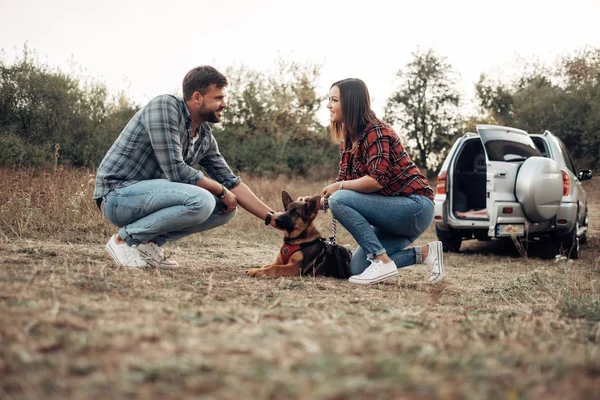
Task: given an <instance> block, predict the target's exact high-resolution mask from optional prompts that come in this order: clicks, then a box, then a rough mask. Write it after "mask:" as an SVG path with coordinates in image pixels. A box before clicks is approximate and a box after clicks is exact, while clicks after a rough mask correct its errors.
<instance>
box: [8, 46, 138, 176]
mask: <svg viewBox="0 0 600 400" xmlns="http://www.w3.org/2000/svg"><path fill="white" fill-rule="evenodd" d="M136 111H137V107H136V106H135V105H133V104H131V103H130V102H129V101H128V100H126V99H125V98H124V96H123V95H121V98H120V99H119V100H118V101H117V100H113V99H111V98H110V96H109V94H108V91H107V89H106V87H105V86H104V85H103V84H101V83H95V82H92V83H85V82H81V81H80V80H79V79H76V78H74V77H72V76H69V75H66V74H64V73H62V72H60V71H53V70H51V69H50V68H49V67H48V66H46V65H43V64H41V63H39V62H38V61H37V60H36V59H35V57H34V56H33V55H32V54H31V53H30V52H29V50H28V48H27V46H26V45H25V46H24V49H23V54H22V56H21V58H19V59H17V60H16V61H15V62H14V63H13V64H12V65H9V64H7V63H6V62H5V61H4V60H3V59H0V144H3V145H0V165H4V166H7V165H42V166H43V165H46V166H48V165H50V164H51V163H53V161H54V146H55V144H56V143H58V144H60V147H61V151H60V154H61V162H62V163H64V164H72V165H75V166H92V167H95V166H97V165H98V164H99V163H100V161H101V159H102V157H103V156H104V153H105V152H106V150H108V148H109V147H110V145H111V144H112V142H113V141H114V139H115V138H116V137H117V136H118V135H119V133H120V131H121V130H122V128H123V126H125V124H126V123H127V121H128V120H129V118H131V116H132V115H133V114H134V113H135V112H136Z"/></svg>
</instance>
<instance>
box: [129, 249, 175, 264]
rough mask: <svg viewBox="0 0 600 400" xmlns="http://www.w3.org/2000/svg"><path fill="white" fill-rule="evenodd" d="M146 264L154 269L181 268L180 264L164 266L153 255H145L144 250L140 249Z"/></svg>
mask: <svg viewBox="0 0 600 400" xmlns="http://www.w3.org/2000/svg"><path fill="white" fill-rule="evenodd" d="M138 251H139V252H140V254H141V255H142V257H143V258H144V261H146V264H148V265H149V266H151V267H154V268H177V267H179V263H177V264H163V263H161V262H160V261H156V260H155V259H154V258H153V257H152V256H151V255H149V254H147V253H145V252H144V251H143V250H140V249H138Z"/></svg>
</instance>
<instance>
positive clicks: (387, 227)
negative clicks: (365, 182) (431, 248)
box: [329, 189, 434, 275]
mask: <svg viewBox="0 0 600 400" xmlns="http://www.w3.org/2000/svg"><path fill="white" fill-rule="evenodd" d="M329 207H330V208H331V212H332V213H333V215H334V216H335V218H336V219H337V220H338V221H339V222H340V223H341V224H342V225H343V226H344V227H345V228H346V229H347V230H348V232H350V234H352V236H353V237H354V239H355V240H356V241H357V242H358V245H359V247H358V248H357V249H356V251H355V252H354V256H353V257H352V261H351V263H350V272H352V274H353V275H357V274H360V273H362V272H363V271H364V270H365V269H366V268H367V267H368V266H369V265H370V262H369V260H370V259H372V258H373V257H375V256H377V255H381V254H383V253H387V255H388V256H389V257H390V258H391V259H392V260H394V262H395V263H396V266H398V268H402V267H406V266H408V265H413V264H417V263H421V262H422V257H421V249H420V247H413V248H410V249H406V247H407V246H408V245H410V244H411V243H413V242H414V241H415V240H416V239H417V238H418V237H419V236H421V234H422V233H423V232H424V231H425V230H427V228H428V227H429V225H430V224H431V222H432V221H433V211H434V206H433V202H432V201H431V200H429V199H428V198H427V197H425V196H419V195H415V194H411V195H408V196H382V195H379V194H372V193H358V192H354V191H351V190H343V189H342V190H338V191H337V192H335V193H334V194H333V195H332V196H331V197H330V198H329Z"/></svg>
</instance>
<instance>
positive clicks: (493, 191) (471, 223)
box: [434, 125, 592, 258]
mask: <svg viewBox="0 0 600 400" xmlns="http://www.w3.org/2000/svg"><path fill="white" fill-rule="evenodd" d="M476 129H477V134H475V133H467V134H465V135H463V136H462V137H461V138H459V139H458V140H457V141H456V143H454V145H453V146H452V149H451V150H450V152H449V153H448V156H447V157H446V160H445V161H444V163H443V164H442V168H441V171H440V173H439V175H438V179H437V185H436V194H435V216H434V221H435V230H436V234H437V237H438V238H439V240H440V241H441V242H442V244H443V246H444V251H456V252H457V251H459V250H460V245H461V243H462V241H463V240H465V239H473V238H476V239H480V240H489V239H491V238H502V237H511V236H512V237H513V238H515V237H516V238H518V239H520V240H523V239H527V240H531V239H536V240H539V239H543V240H548V241H550V242H551V243H552V244H553V245H554V246H553V247H551V248H554V249H555V250H556V251H555V253H556V254H564V255H566V256H567V257H569V258H578V257H579V254H580V253H579V251H580V250H579V244H580V243H585V242H586V240H587V228H588V208H587V198H586V193H585V191H584V190H583V188H582V186H581V181H584V180H587V179H591V177H592V172H591V171H590V170H581V171H579V172H577V169H576V168H575V165H574V164H573V160H572V159H571V156H570V155H569V152H568V151H567V149H566V147H565V145H564V144H563V142H562V141H561V140H560V139H559V138H557V137H556V136H554V135H553V134H552V133H550V132H548V131H545V132H544V133H543V134H539V135H538V134H532V135H529V134H528V133H527V132H525V131H523V130H520V129H515V128H508V127H504V126H495V125H477V127H476Z"/></svg>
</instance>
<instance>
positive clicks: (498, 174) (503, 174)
mask: <svg viewBox="0 0 600 400" xmlns="http://www.w3.org/2000/svg"><path fill="white" fill-rule="evenodd" d="M494 178H506V171H500V172H496V174H495V175H494Z"/></svg>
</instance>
